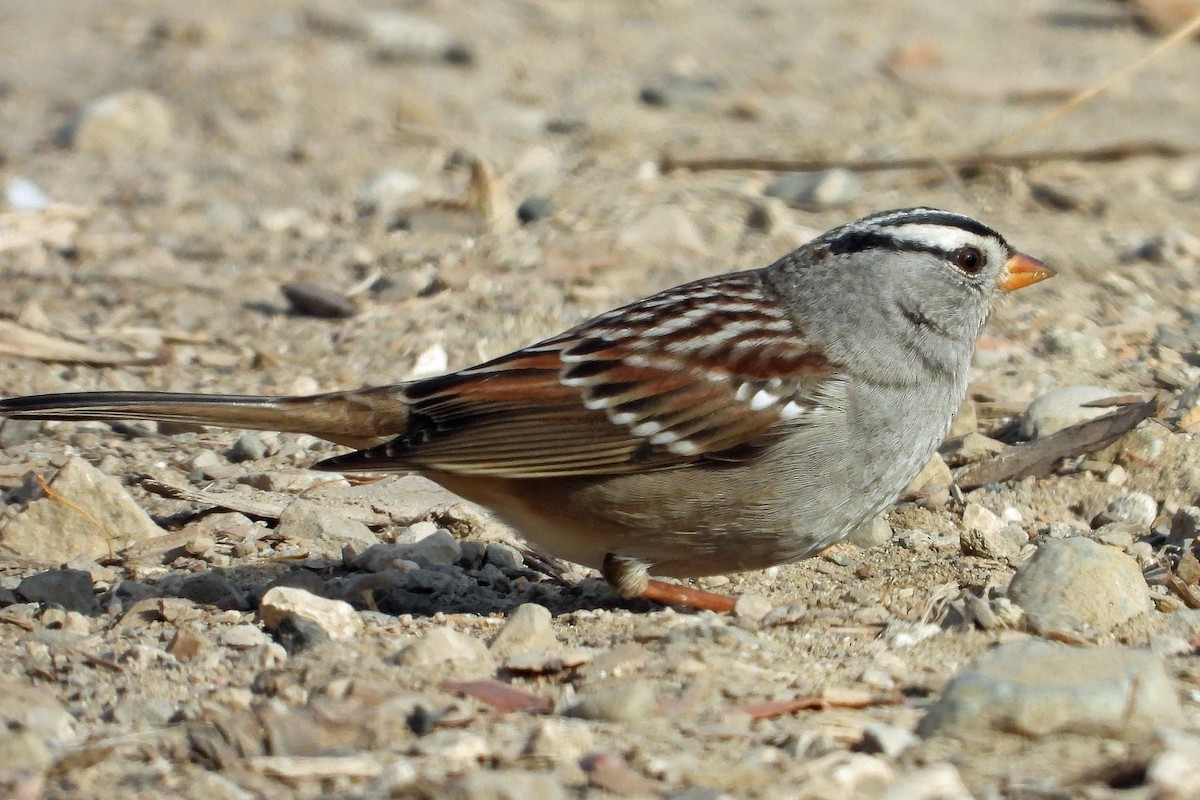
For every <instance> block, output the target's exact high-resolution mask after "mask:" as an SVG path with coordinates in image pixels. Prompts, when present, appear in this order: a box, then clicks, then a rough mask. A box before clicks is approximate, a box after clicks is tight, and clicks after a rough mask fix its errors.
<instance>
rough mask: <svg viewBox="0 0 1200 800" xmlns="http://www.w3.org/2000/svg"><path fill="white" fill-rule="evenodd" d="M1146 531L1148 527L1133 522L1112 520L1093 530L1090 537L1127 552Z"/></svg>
mask: <svg viewBox="0 0 1200 800" xmlns="http://www.w3.org/2000/svg"><path fill="white" fill-rule="evenodd" d="M1145 533H1146V528H1145V527H1144V526H1142V525H1138V524H1135V523H1132V522H1110V523H1108V524H1107V525H1101V526H1100V527H1099V528H1097V529H1096V530H1095V531H1093V532H1092V533H1091V535H1090V537H1089V538H1091V539H1093V540H1095V541H1097V542H1099V543H1100V544H1106V545H1108V546H1109V547H1118V548H1120V549H1122V550H1124V551H1126V552H1129V548H1130V547H1132V546H1133V543H1134V542H1135V541H1137V539H1138V538H1139V537H1141V536H1144V535H1145Z"/></svg>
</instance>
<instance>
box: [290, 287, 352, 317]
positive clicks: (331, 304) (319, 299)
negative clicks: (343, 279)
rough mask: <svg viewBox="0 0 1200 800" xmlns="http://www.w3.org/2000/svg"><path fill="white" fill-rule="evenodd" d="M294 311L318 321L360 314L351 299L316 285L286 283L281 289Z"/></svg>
mask: <svg viewBox="0 0 1200 800" xmlns="http://www.w3.org/2000/svg"><path fill="white" fill-rule="evenodd" d="M279 290H280V291H281V292H283V296H284V297H286V298H287V301H288V302H289V303H290V304H291V306H292V310H293V311H295V312H296V313H297V314H301V315H303V316H306V317H317V318H318V319H349V318H350V317H353V316H354V315H355V314H357V313H358V306H356V305H355V304H354V303H353V302H352V301H351V300H350V298H348V297H346V296H345V295H344V294H341V293H340V292H338V291H336V290H334V289H330V288H329V287H327V286H321V285H319V284H316V283H285V284H283V285H282V286H280V287H279Z"/></svg>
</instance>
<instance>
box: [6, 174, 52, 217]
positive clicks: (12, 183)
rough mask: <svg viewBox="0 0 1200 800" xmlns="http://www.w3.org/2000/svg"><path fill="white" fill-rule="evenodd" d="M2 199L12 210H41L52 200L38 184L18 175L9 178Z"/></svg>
mask: <svg viewBox="0 0 1200 800" xmlns="http://www.w3.org/2000/svg"><path fill="white" fill-rule="evenodd" d="M4 199H5V200H7V201H8V204H9V205H10V206H11V207H12V208H13V210H14V211H41V210H42V209H43V208H45V207H46V206H48V205H50V204H51V202H53V201H51V200H50V198H49V197H47V196H46V193H45V192H43V191H42V189H41V187H40V186H38V185H37V184H36V183H34V182H33V181H31V180H29V179H28V178H22V177H21V176H19V175H18V176H16V177H13V178H9V180H8V185H7V186H5V187H4Z"/></svg>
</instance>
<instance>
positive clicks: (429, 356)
mask: <svg viewBox="0 0 1200 800" xmlns="http://www.w3.org/2000/svg"><path fill="white" fill-rule="evenodd" d="M449 364H450V356H449V355H447V353H446V348H445V347H442V345H441V344H440V343H434V344H431V345H430V346H429V347H427V348H425V349H424V350H423V351H422V352H421V355H419V356H417V360H416V363H414V364H413V368H412V370H411V371H409V373H408V377H409V378H423V377H426V376H428V375H441V374H442V373H443V372H445V371H446V369H447V368H448V367H449Z"/></svg>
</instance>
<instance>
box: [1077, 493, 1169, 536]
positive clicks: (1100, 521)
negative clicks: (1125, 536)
mask: <svg viewBox="0 0 1200 800" xmlns="http://www.w3.org/2000/svg"><path fill="white" fill-rule="evenodd" d="M1157 517H1158V502H1157V501H1156V500H1155V499H1154V498H1153V497H1151V496H1150V495H1148V494H1145V493H1144V492H1130V493H1129V494H1123V495H1121V496H1120V497H1118V498H1117V499H1116V500H1113V501H1112V502H1111V503H1109V504H1108V507H1107V508H1105V509H1104V510H1103V511H1102V512H1100V513H1099V514H1098V515H1096V518H1095V519H1094V520H1092V525H1093V526H1097V527H1098V526H1101V525H1108V524H1109V523H1112V522H1128V523H1130V524H1131V525H1139V526H1141V527H1142V528H1143V529H1144V530H1147V531H1148V530H1150V526H1151V525H1153V524H1154V520H1155V518H1157Z"/></svg>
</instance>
